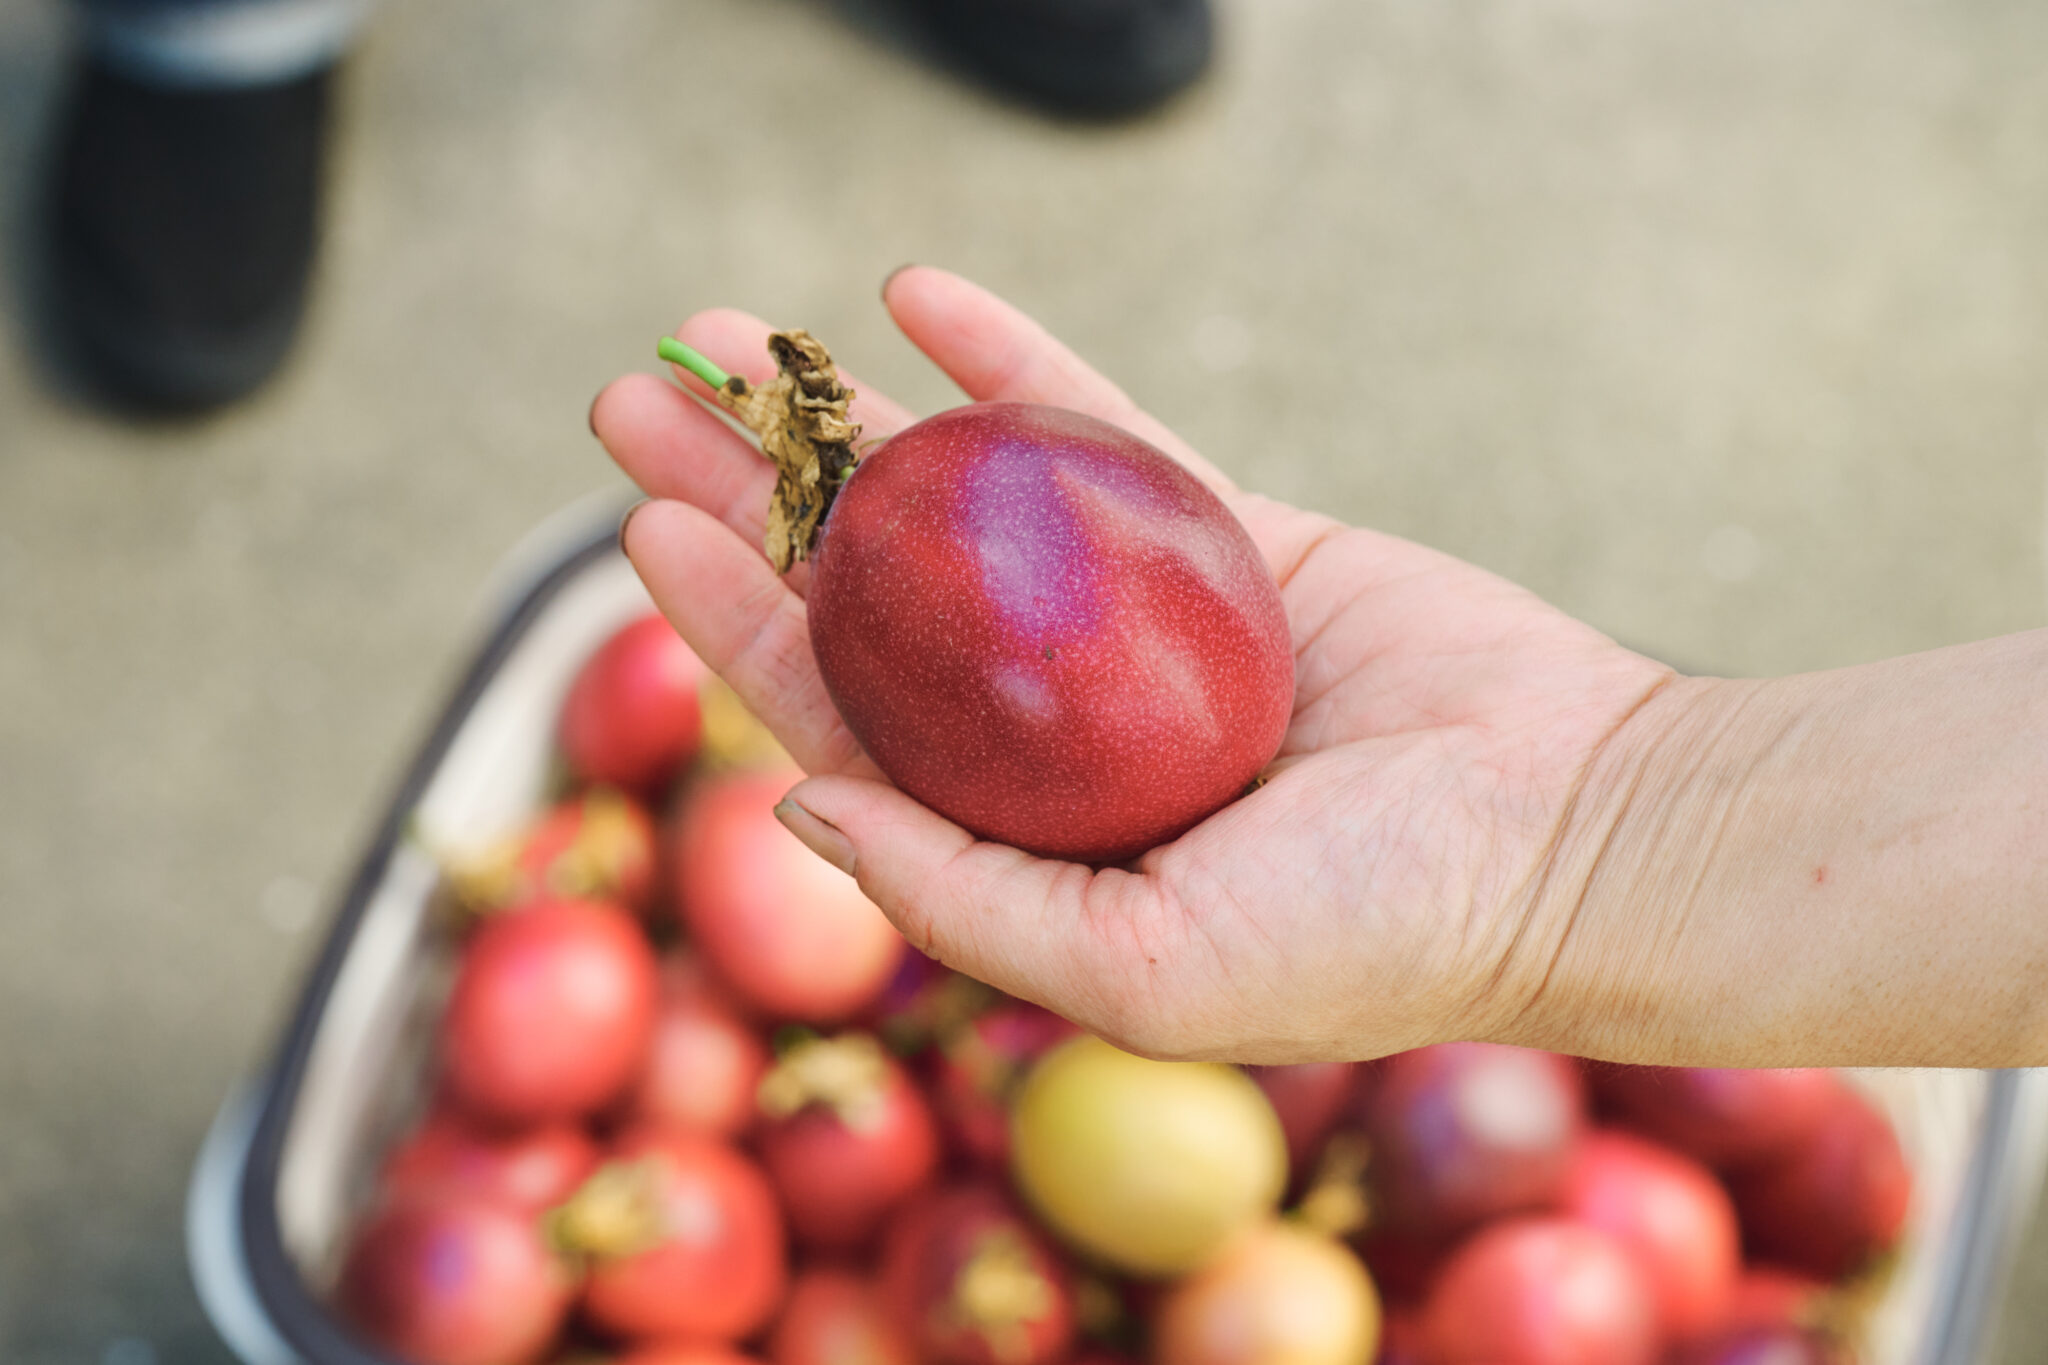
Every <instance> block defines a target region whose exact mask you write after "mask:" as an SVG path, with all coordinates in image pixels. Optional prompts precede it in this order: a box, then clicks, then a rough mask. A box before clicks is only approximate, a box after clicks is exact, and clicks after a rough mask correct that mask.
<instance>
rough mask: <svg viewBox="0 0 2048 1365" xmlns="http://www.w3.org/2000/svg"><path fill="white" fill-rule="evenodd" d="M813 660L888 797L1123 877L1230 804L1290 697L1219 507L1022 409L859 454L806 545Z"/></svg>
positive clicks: (1280, 643)
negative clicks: (884, 781) (888, 785)
mask: <svg viewBox="0 0 2048 1365" xmlns="http://www.w3.org/2000/svg"><path fill="white" fill-rule="evenodd" d="M809 612H810V628H811V648H812V651H813V652H814V653H815V654H816V656H817V660H818V671H819V673H820V674H821V675H822V676H823V678H824V681H825V686H826V689H827V690H828V691H829V692H830V693H831V696H832V700H833V702H834V703H835V704H836V705H837V706H838V708H839V713H840V715H841V716H842V717H843V718H844V719H845V721H846V724H847V728H848V729H850V730H851V731H852V732H853V734H854V736H855V738H857V739H859V740H860V742H861V745H862V747H863V748H864V749H866V750H867V752H868V754H869V756H870V757H872V758H873V759H874V760H875V762H876V764H877V765H879V766H880V767H881V769H882V771H883V772H885V773H887V774H888V775H889V777H890V779H891V780H892V781H894V782H895V783H896V784H897V785H898V786H899V787H901V788H903V790H905V791H906V792H908V793H910V794H911V795H912V796H915V797H916V798H917V799H918V800H920V801H923V802H924V803H925V804H927V805H929V806H930V807H932V809H934V810H936V811H938V812H939V813H940V814H942V815H945V816H946V817H947V818H949V819H951V820H953V821H955V822H957V823H959V824H961V825H964V826H965V827H966V828H967V829H969V830H971V831H972V832H974V833H975V834H977V835H979V836H981V837H982V838H985V839H991V840H994V841H996V842H999V843H1005V844H1011V845H1014V846H1016V847H1018V848H1022V849H1025V850H1027V851H1029V852H1032V853H1036V854H1041V855H1044V856H1047V857H1057V858H1066V859H1071V860H1073V861H1076V862H1086V863H1112V862H1120V861H1124V860H1127V859H1130V858H1134V857H1136V856H1137V855H1138V854H1140V853H1143V852H1144V851H1145V850H1147V849H1149V848H1152V847H1155V846H1156V845H1159V844H1163V843H1166V842H1168V841H1170V840H1172V839H1174V838H1177V837H1178V836H1179V835H1181V834H1182V833H1184V832H1185V831H1186V830H1188V829H1189V828H1190V827H1192V826H1193V825H1195V824H1197V823H1199V822H1200V821H1202V820H1203V819H1205V818H1207V817H1208V816H1210V815H1212V814H1214V813H1215V812H1216V811H1217V810H1218V809H1220V808H1221V807H1223V806H1225V805H1227V804H1229V803H1230V802H1231V801H1233V800H1235V799H1236V798H1237V797H1238V796H1240V795H1241V794H1243V792H1244V791H1245V789H1246V787H1247V786H1248V785H1249V784H1250V783H1251V782H1252V780H1253V779H1254V778H1256V777H1257V776H1258V774H1259V771H1260V770H1261V769H1262V768H1264V767H1265V766H1266V764H1267V763H1269V762H1270V761H1272V758H1273V755H1274V754H1275V753H1276V752H1278V750H1279V747H1280V740H1281V737H1282V735H1283V734H1285V732H1286V729H1287V722H1288V717H1289V715H1290V714H1291V712H1292V709H1293V701H1294V659H1293V650H1292V646H1291V643H1290V637H1289V634H1288V626H1287V615H1286V611H1285V609H1284V608H1283V607H1282V605H1281V602H1280V592H1279V589H1278V587H1277V586H1276V585H1275V584H1274V582H1273V576H1272V573H1271V572H1270V571H1269V570H1268V569H1267V567H1266V564H1265V561H1264V560H1263V559H1262V558H1261V557H1260V555H1259V551H1258V547H1257V546H1255V545H1254V544H1253V543H1252V540H1251V537H1250V536H1249V535H1248V534H1247V533H1246V532H1245V529H1244V527H1243V526H1242V525H1240V524H1239V523H1238V521H1237V519H1236V518H1235V517H1233V516H1232V515H1231V514H1230V511H1229V509H1227V508H1226V507H1224V505H1223V503H1222V501H1221V500H1220V499H1218V498H1217V496H1216V495H1215V494H1214V493H1213V492H1211V491H1210V490H1209V489H1208V488H1207V487H1205V486H1204V485H1203V484H1202V482H1201V481H1200V480H1198V479H1197V478H1195V477H1194V475H1192V474H1190V473H1189V472H1188V471H1187V470H1186V469H1184V468H1182V467H1181V466H1180V465H1179V464H1178V463H1176V462H1175V461H1174V460H1172V459H1171V458H1169V457H1168V456H1166V455H1165V454H1163V453H1161V452H1160V451H1158V450H1156V449H1154V448H1153V447H1151V446H1149V445H1147V444H1146V443H1145V442H1143V441H1141V440H1139V439H1138V438H1137V437H1135V436H1132V435H1130V434H1129V433H1128V432H1125V431H1122V430H1120V429H1118V428H1116V427H1113V426H1111V425H1109V424H1108V423H1106V422H1102V421H1099V420H1097V419H1095V418H1093V417H1088V416H1084V415H1082V414H1080V413H1074V412H1068V411H1065V410H1062V409H1058V408H1049V407H1041V406H1037V405H1032V404H1024V403H980V404H974V405H971V406H968V407H963V408H955V409H953V410H951V411H949V412H942V413H939V414H938V415H936V416H934V417H929V418H927V419H925V420H924V421H922V422H919V423H917V424H916V425H914V426H911V427H909V428H907V429H905V430H904V431H902V432H899V433H898V434H896V435H895V436H893V437H891V438H890V439H889V440H887V441H886V442H884V443H883V444H882V445H881V446H879V447H878V448H876V449H875V450H874V451H872V452H871V453H870V454H869V455H868V456H867V457H866V458H865V459H864V460H862V461H861V463H860V465H859V466H858V467H857V468H856V469H855V470H854V472H853V474H852V475H851V476H850V477H849V478H848V479H847V481H846V482H845V484H844V485H843V486H842V487H841V489H840V491H839V494H838V497H837V500H836V501H835V502H834V503H833V505H832V509H831V512H830V514H829V515H828V517H827V518H826V521H825V523H824V527H823V530H822V532H821V534H820V535H819V538H818V544H817V550H816V554H815V557H814V561H813V564H812V572H811V586H810V590H809Z"/></svg>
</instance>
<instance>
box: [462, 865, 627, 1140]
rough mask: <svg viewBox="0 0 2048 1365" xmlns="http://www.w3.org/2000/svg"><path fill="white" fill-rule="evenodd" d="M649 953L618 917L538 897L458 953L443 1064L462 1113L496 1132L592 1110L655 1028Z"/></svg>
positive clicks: (623, 1077) (588, 905)
mask: <svg viewBox="0 0 2048 1365" xmlns="http://www.w3.org/2000/svg"><path fill="white" fill-rule="evenodd" d="M657 988H658V987H657V970H656V967H655V960H654V949H653V948H652V947H650V946H649V945H648V942H647V936H646V934H644V933H643V932H641V929H640V926H639V924H638V923H637V922H636V921H635V920H634V919H633V917H632V916H631V915H629V914H627V913H626V912H625V911H623V910H620V909H618V908H616V907H614V906H610V905H606V904H603V903H601V902H598V901H542V902H539V903H536V904H533V905H529V906H527V907H525V908H523V909H519V910H512V911H508V912H507V913H505V914H503V915H500V916H496V917H494V918H492V919H490V920H488V921H487V922H486V923H485V924H484V925H483V927H482V928H480V929H478V930H477V932H476V934H475V936H474V937H472V938H471V939H470V940H469V942H468V944H467V945H466V946H465V948H464V951H463V954H462V960H461V963H460V965H459V966H458V967H457V969H456V976H455V987H454V990H453V992H452V993H451V995H450V997H449V1001H448V1013H447V1016H446V1018H445V1019H444V1020H443V1023H442V1032H441V1062H442V1067H443V1069H444V1072H445V1075H446V1077H447V1083H448V1088H449V1090H450V1091H451V1092H452V1093H453V1095H454V1096H455V1098H456V1099H457V1101H459V1102H460V1104H461V1105H462V1107H463V1108H464V1109H466V1110H468V1111H469V1112H470V1113H472V1114H475V1115H477V1116H479V1117H481V1118H483V1119H485V1120H488V1121H490V1122H495V1123H501V1124H525V1123H546V1122H551V1121H559V1120H567V1119H576V1118H580V1117H583V1116H585V1115H587V1114H591V1113H594V1112H596V1111H597V1110H599V1109H601V1108H603V1107H604V1106H605V1105H606V1104H608V1103H609V1102H610V1101H612V1100H613V1099H614V1098H616V1097H617V1096H618V1095H619V1093H620V1092H621V1091H622V1090H623V1089H625V1087H626V1086H627V1085H628V1084H629V1083H630V1082H631V1081H632V1079H633V1078H634V1076H635V1075H636V1074H637V1073H638V1070H639V1067H640V1065H641V1063H642V1061H643V1060H644V1059H645V1058H646V1055H647V1045H648V1040H649V1038H650V1037H651V1035H652V1033H653V1029H654V1013H655V998H656V992H657Z"/></svg>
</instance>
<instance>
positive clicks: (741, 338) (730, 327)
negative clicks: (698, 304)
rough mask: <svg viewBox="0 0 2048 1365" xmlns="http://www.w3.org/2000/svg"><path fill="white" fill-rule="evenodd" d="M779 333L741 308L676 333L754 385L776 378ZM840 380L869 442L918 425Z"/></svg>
mask: <svg viewBox="0 0 2048 1365" xmlns="http://www.w3.org/2000/svg"><path fill="white" fill-rule="evenodd" d="M774 330H775V329H774V328H773V327H770V326H769V325H768V324H767V323H765V322H763V321H761V319H759V318H757V317H755V316H753V315H752V314H751V313H743V312H740V311H739V310H738V309H736V308H710V309H706V310H705V311H704V312H701V313H697V314H695V315H693V316H692V317H691V318H690V319H689V320H688V321H686V322H684V323H683V325H682V326H680V327H678V328H676V340H678V341H680V342H682V343H683V344H684V345H685V346H690V347H694V348H695V349H697V350H699V351H702V352H703V353H704V354H705V355H707V356H709V357H710V358H711V359H712V360H714V361H716V362H717V363H718V366H719V368H720V369H723V370H725V371H726V372H727V373H729V374H737V375H741V376H743V377H744V378H745V379H746V381H747V382H748V383H749V384H765V383H767V382H768V381H769V380H771V379H773V378H774V377H775V359H774V357H773V356H771V355H769V354H768V334H769V333H770V332H772V331H774ZM834 363H835V364H837V362H836V361H835V362H834ZM669 368H670V369H671V370H672V371H673V372H674V373H675V375H676V377H677V378H678V379H680V380H681V381H682V383H683V385H684V387H686V388H688V389H689V391H690V392H691V393H694V394H697V395H699V396H701V397H704V398H707V399H708V398H710V397H711V388H710V386H709V385H707V384H706V383H705V382H704V381H703V380H701V379H699V378H697V376H695V375H693V374H691V373H690V372H689V371H688V370H685V369H683V368H682V367H681V366H680V365H671V366H670V367H669ZM839 378H840V381H841V382H842V383H844V384H845V385H846V387H848V388H850V389H852V390H853V402H852V404H851V405H850V414H851V416H852V418H853V420H854V421H856V422H858V423H860V428H861V435H860V439H861V440H862V441H863V442H865V441H870V440H875V439H879V438H881V437H885V436H893V435H895V434H896V433H897V432H899V431H901V430H903V428H905V427H907V426H909V425H910V424H911V423H912V422H913V421H915V420H916V418H914V417H913V416H912V415H911V413H910V411H909V410H908V409H907V408H905V407H904V406H903V405H902V404H901V403H898V402H896V401H895V400H893V399H891V398H889V397H888V396H887V395H885V394H881V393H875V392H871V391H870V390H869V389H868V388H867V386H866V385H864V384H862V383H861V382H860V381H859V380H857V379H855V378H854V377H853V375H852V374H850V373H848V372H847V371H846V369H845V368H844V367H841V368H840V370H839Z"/></svg>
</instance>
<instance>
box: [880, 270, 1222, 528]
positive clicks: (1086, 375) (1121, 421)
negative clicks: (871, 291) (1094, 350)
mask: <svg viewBox="0 0 2048 1365" xmlns="http://www.w3.org/2000/svg"><path fill="white" fill-rule="evenodd" d="M882 301H883V302H884V303H885V304H886V305H887V306H888V308H889V312H890V313H891V315H893V316H894V317H895V319H896V325H897V326H899V327H901V328H902V329H903V334H904V335H905V336H907V337H909V338H910V340H911V342H912V343H913V344H915V345H916V346H917V348H918V349H919V350H921V351H923V352H924V353H925V354H926V355H928V356H930V357H931V358H932V361H933V362H934V363H935V364H937V365H938V367H939V368H940V369H942V370H944V371H945V372H946V373H947V374H948V375H950V376H952V379H953V382H954V383H956V384H958V385H959V386H960V387H961V388H962V389H963V390H965V391H966V393H967V396H968V397H969V398H972V399H974V400H976V401H977V402H990V401H1003V402H1018V403H1047V404H1050V405H1052V406H1054V407H1061V408H1070V409H1072V410H1073V411H1075V412H1085V413H1087V414H1088V415H1089V416H1091V417H1099V418H1101V419H1102V420H1103V421H1105V422H1109V423H1112V424H1114V425H1116V426H1120V427H1122V428H1123V429H1124V430H1126V431H1128V432H1130V433H1132V434H1133V435H1135V436H1137V437H1139V438H1141V439H1143V440H1146V441H1149V442H1151V443H1152V444H1153V445H1155V446H1157V447H1159V448H1160V449H1161V450H1163V451H1165V452H1166V453H1167V454H1169V455H1171V456H1172V457H1173V458H1174V459H1176V460H1179V461H1180V462H1181V463H1182V464H1184V465H1186V466H1187V467H1188V468H1189V469H1190V470H1192V471H1193V472H1194V474H1195V475H1196V476H1197V477H1198V478H1200V479H1201V480H1202V481H1203V482H1204V483H1207V484H1208V485H1209V486H1210V487H1212V488H1215V489H1217V490H1219V491H1222V490H1227V489H1231V488H1233V487H1234V485H1233V484H1232V483H1231V482H1230V480H1229V479H1227V478H1225V477H1224V475H1223V473H1222V471H1221V470H1219V469H1217V468H1216V467H1215V466H1214V465H1212V464H1210V463H1209V462H1208V461H1207V460H1205V459H1203V458H1202V457H1201V456H1199V455H1197V454H1196V453H1195V452H1194V450H1193V448H1192V447H1190V446H1189V445H1188V444H1187V443H1186V442H1185V441H1183V440H1181V439H1180V437H1178V436H1176V435H1174V434H1173V432H1172V431H1170V430H1168V429H1167V427H1166V425H1165V424H1164V423H1162V422H1160V421H1158V420H1157V419H1155V418H1153V417H1152V416H1151V415H1150V414H1148V413H1147V412H1145V410H1144V409H1142V408H1140V407H1139V406H1138V405H1137V404H1136V403H1134V402H1132V401H1131V399H1130V396H1129V395H1127V394H1126V393H1125V392H1124V391H1123V390H1122V389H1120V388H1118V387H1117V386H1116V385H1114V384H1112V383H1110V382H1109V380H1107V379H1105V378H1103V377H1102V376H1101V375H1100V374H1098V373H1096V371H1095V369H1094V367H1092V366H1091V365H1089V364H1088V362H1087V361H1085V360H1083V359H1081V358H1080V357H1079V356H1077V355H1075V354H1074V353H1073V352H1072V351H1071V350H1068V349H1067V347H1066V346H1064V345H1063V344H1061V343H1060V342H1059V341H1057V340H1055V339H1054V338H1053V336H1052V335H1051V334H1050V333H1049V332H1047V331H1046V330H1045V329H1044V328H1043V327H1041V326H1039V325H1038V323H1037V322H1035V321H1034V320H1032V319H1031V318H1030V317H1028V316H1027V315H1025V314H1024V313H1022V312H1020V311H1019V310H1018V309H1016V308H1013V307H1012V306H1010V305H1009V304H1008V303H1005V302H1004V301H1003V300H1002V299H999V298H997V297H996V296H995V295H994V294H991V293H990V292H988V291H987V290H986V289H983V288H982V287H981V286H980V285H978V284H974V283H972V282H970V281H968V280H965V279H962V278H961V277H960V276H958V275H955V274H952V273H951V272H949V271H945V270H938V269H934V268H933V267H931V266H909V267H906V268H905V269H902V270H899V271H897V272H896V273H895V274H894V275H892V276H890V277H889V281H888V283H887V285H885V286H884V288H883V296H882Z"/></svg>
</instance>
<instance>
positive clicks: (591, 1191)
mask: <svg viewBox="0 0 2048 1365" xmlns="http://www.w3.org/2000/svg"><path fill="white" fill-rule="evenodd" d="M667 1231H668V1229H667V1226H666V1223H665V1221H664V1219H663V1215H662V1205H661V1167H660V1165H659V1164H658V1163H655V1162H652V1161H613V1162H609V1163H607V1164H605V1165H603V1166H600V1167H598V1169H597V1171H596V1173H595V1174H593V1175H592V1176H591V1177H590V1178H589V1179H588V1180H586V1181H584V1182H583V1185H582V1187H581V1188H579V1189H578V1190H577V1191H576V1193H574V1194H572V1195H570V1196H569V1199H568V1202H567V1203H565V1204H562V1205H561V1206H560V1207H558V1208H556V1209H554V1210H552V1211H550V1212H549V1214H548V1215H547V1236H548V1240H549V1242H550V1243H551V1244H552V1245H553V1246H554V1247H555V1249H556V1250H558V1251H561V1252H564V1253H567V1254H569V1255H583V1256H597V1257H604V1258H614V1257H620V1256H634V1255H637V1254H639V1253H640V1252H642V1251H646V1250H647V1249H648V1248H650V1247H652V1246H655V1245H657V1244H658V1243H659V1242H660V1241H661V1239H662V1238H663V1237H664V1236H665V1235H667Z"/></svg>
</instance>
